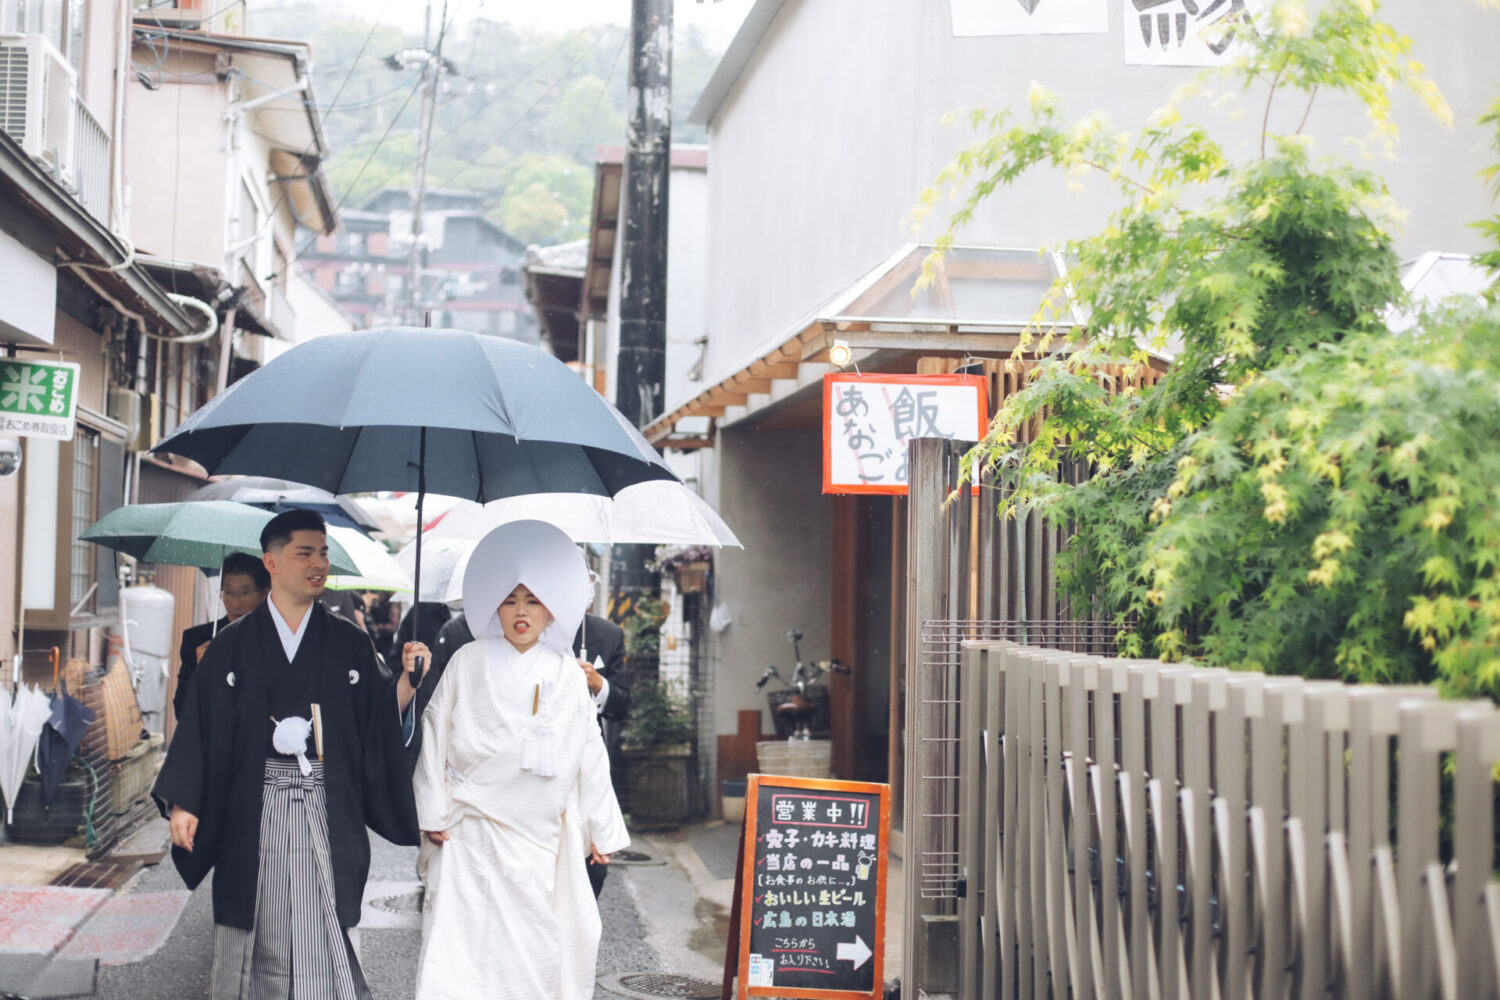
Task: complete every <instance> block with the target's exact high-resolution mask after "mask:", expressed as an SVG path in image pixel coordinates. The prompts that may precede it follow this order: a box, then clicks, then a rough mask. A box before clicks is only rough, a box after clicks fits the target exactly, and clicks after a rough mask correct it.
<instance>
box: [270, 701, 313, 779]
mask: <svg viewBox="0 0 1500 1000" xmlns="http://www.w3.org/2000/svg"><path fill="white" fill-rule="evenodd" d="M311 734H312V723H311V722H309V721H308V720H306V719H304V718H302V716H300V715H288V716H287V717H286V718H285V719H282V720H281V721H280V722H277V723H276V729H275V730H274V731H273V732H272V733H271V746H272V747H274V748H275V749H276V752H277V753H284V754H296V755H297V770H299V771H301V772H302V777H304V778H305V777H307V776H308V775H309V774H312V765H311V764H310V763H308V761H307V737H308V736H309V735H311Z"/></svg>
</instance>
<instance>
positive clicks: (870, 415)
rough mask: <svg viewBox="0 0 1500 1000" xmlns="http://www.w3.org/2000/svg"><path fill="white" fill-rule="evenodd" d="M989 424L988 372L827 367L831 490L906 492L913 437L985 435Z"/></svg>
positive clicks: (826, 488)
mask: <svg viewBox="0 0 1500 1000" xmlns="http://www.w3.org/2000/svg"><path fill="white" fill-rule="evenodd" d="M988 425H989V391H988V381H987V380H986V378H985V377H984V376H983V375H861V374H859V373H857V372H837V373H834V374H831V375H824V376H823V492H824V493H885V494H898V495H904V494H905V493H906V484H907V471H906V444H907V442H908V441H910V440H911V439H912V438H948V439H950V440H959V441H979V440H982V439H983V438H984V435H985V431H986V430H987V429H988Z"/></svg>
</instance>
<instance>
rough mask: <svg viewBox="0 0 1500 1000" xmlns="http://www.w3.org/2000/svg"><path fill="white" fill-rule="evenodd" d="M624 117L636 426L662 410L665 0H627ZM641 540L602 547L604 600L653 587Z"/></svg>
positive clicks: (624, 402) (668, 65) (668, 82)
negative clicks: (606, 558) (606, 569)
mask: <svg viewBox="0 0 1500 1000" xmlns="http://www.w3.org/2000/svg"><path fill="white" fill-rule="evenodd" d="M629 103H630V122H629V125H628V126H627V143H626V151H625V185H626V188H625V191H626V193H625V234H624V239H625V242H624V246H623V248H622V249H621V255H620V256H621V267H620V343H619V356H618V360H617V363H616V369H615V370H616V381H615V405H616V406H617V407H618V408H619V410H620V412H621V413H622V414H624V415H625V418H626V419H627V420H629V421H630V422H631V423H633V424H635V426H636V427H644V426H646V424H648V423H650V422H651V421H652V420H654V419H655V418H656V417H657V416H659V415H660V414H661V412H662V408H663V406H664V404H665V402H666V399H665V397H666V367H667V205H668V198H667V194H668V187H669V184H670V181H671V176H670V175H671V160H672V0H631V6H630V96H629ZM651 555H652V547H651V546H649V545H615V546H613V547H612V548H611V549H610V589H611V591H612V592H613V594H612V601H611V604H612V605H613V607H614V608H615V609H617V610H618V611H624V610H625V609H627V608H629V607H633V606H634V604H635V602H636V601H637V600H638V599H639V598H640V597H641V596H643V595H647V594H655V593H656V592H657V591H659V590H660V588H661V583H660V578H659V577H658V576H657V574H655V573H653V572H651V571H650V570H647V569H646V563H647V562H648V561H649V560H650V558H651Z"/></svg>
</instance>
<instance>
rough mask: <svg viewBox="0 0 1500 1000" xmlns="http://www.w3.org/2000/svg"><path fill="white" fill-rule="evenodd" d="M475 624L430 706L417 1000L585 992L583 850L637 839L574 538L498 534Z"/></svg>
mask: <svg viewBox="0 0 1500 1000" xmlns="http://www.w3.org/2000/svg"><path fill="white" fill-rule="evenodd" d="M463 597H464V614H465V616H466V617H467V618H468V621H469V627H470V629H471V630H472V631H473V633H474V635H475V637H476V638H475V639H474V641H473V642H471V643H469V644H468V645H467V646H464V647H463V648H462V649H460V650H459V651H458V652H457V653H456V654H454V656H453V659H452V660H450V661H449V663H448V667H447V670H446V671H444V673H443V675H442V678H441V680H440V681H439V683H438V687H437V690H436V691H435V692H434V693H433V696H432V701H431V702H430V703H429V704H428V706H427V710H426V712H425V713H424V714H423V716H422V750H421V757H420V759H419V761H418V764H417V770H416V777H415V787H416V800H417V819H418V822H419V825H420V826H421V828H422V830H423V831H424V833H425V834H426V836H425V837H424V841H423V844H422V849H421V854H420V857H419V860H418V868H419V870H420V871H421V873H422V877H423V880H424V881H425V882H426V885H427V895H426V900H425V905H424V909H423V915H422V952H421V957H420V959H419V970H418V977H417V997H418V998H419V1000H467V998H471V997H472V998H475V1000H506V998H517V1000H519V998H525V1000H586V998H589V997H592V996H593V995H594V965H595V960H596V958H597V955H598V948H599V931H600V924H599V910H598V906H597V905H596V904H595V902H594V895H593V891H592V890H591V888H590V886H589V879H588V874H587V872H586V871H585V867H584V863H585V856H586V855H589V854H590V852H592V855H593V856H594V857H595V858H596V859H598V860H601V861H607V860H608V855H609V854H610V853H612V852H614V851H618V850H621V849H623V848H624V847H626V846H627V845H628V844H629V843H630V838H629V835H628V834H627V833H626V830H625V822H624V819H623V817H622V816H621V815H620V806H619V803H618V802H616V800H615V794H614V790H613V788H612V787H611V785H610V778H609V758H608V756H607V755H606V753H605V748H604V741H603V739H602V738H601V736H600V733H599V725H598V722H597V721H596V718H595V714H596V710H595V707H594V703H593V699H592V698H591V697H590V695H589V692H588V685H587V681H586V679H585V676H584V672H583V671H582V670H581V669H580V668H579V666H578V662H577V660H575V659H574V658H573V656H572V653H571V651H570V648H569V647H570V644H571V641H572V638H573V635H574V634H575V633H576V632H577V630H578V625H579V623H580V621H581V620H582V618H583V614H584V610H585V609H586V608H587V606H588V597H589V582H588V571H587V569H586V567H585V566H584V562H583V555H582V553H580V552H579V550H578V547H577V546H576V545H574V544H573V543H572V542H571V541H569V540H568V538H567V536H566V535H564V534H563V533H562V532H561V531H560V530H558V529H557V528H555V527H553V526H552V525H550V524H545V523H543V522H540V521H518V522H512V523H510V524H506V525H502V526H501V527H499V528H497V529H495V530H494V531H492V532H490V534H489V535H487V536H485V538H484V540H482V541H481V542H480V543H479V545H478V546H477V547H476V548H475V550H474V553H473V555H472V556H471V557H470V559H469V565H468V569H467V570H466V572H465V573H464V581H463Z"/></svg>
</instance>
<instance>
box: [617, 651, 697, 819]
mask: <svg viewBox="0 0 1500 1000" xmlns="http://www.w3.org/2000/svg"><path fill="white" fill-rule="evenodd" d="M695 734H696V727H695V725H694V721H693V712H692V706H691V702H690V701H689V699H688V697H687V695H686V693H685V692H684V691H683V690H682V687H681V685H680V684H678V683H676V682H674V681H672V680H669V679H667V678H663V677H660V676H656V675H650V676H645V677H638V678H637V679H636V680H635V681H634V683H633V684H632V686H631V691H630V719H629V721H628V722H626V724H625V730H624V733H623V738H622V746H621V757H622V758H623V761H624V765H625V800H626V801H625V803H624V804H625V807H626V812H628V813H629V814H630V818H631V821H632V822H633V824H634V825H635V826H637V827H653V828H659V829H660V828H674V827H676V826H677V825H679V824H681V823H682V822H683V821H684V820H686V819H687V818H688V817H689V816H691V815H692V813H693V808H694V803H695V802H696V801H697V794H696V793H697V778H698V768H697V758H696V756H695V755H694V753H693V737H694V736H695Z"/></svg>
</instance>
